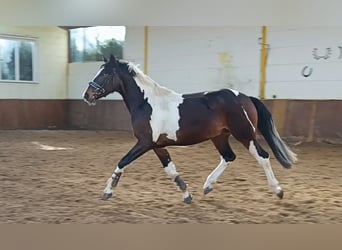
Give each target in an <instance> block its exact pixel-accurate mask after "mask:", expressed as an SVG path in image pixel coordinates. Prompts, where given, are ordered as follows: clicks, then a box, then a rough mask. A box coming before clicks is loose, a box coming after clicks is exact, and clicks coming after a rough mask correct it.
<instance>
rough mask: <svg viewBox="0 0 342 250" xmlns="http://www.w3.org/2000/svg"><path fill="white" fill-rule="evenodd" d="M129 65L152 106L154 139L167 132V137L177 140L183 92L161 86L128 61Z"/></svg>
mask: <svg viewBox="0 0 342 250" xmlns="http://www.w3.org/2000/svg"><path fill="white" fill-rule="evenodd" d="M128 66H129V70H133V71H134V72H135V73H136V75H135V76H134V77H133V78H134V80H135V82H136V84H137V85H138V87H139V88H140V89H141V91H142V92H143V93H144V97H145V98H147V102H148V103H149V104H150V105H151V107H152V114H151V120H150V125H151V128H152V140H153V141H154V142H156V141H157V140H158V138H159V136H160V135H161V134H166V136H167V138H169V139H172V140H175V141H176V140H177V135H176V131H177V130H179V123H178V122H179V119H180V117H179V105H180V104H182V103H183V100H184V98H183V97H182V95H181V94H178V93H176V92H174V91H173V90H170V89H168V88H166V87H163V86H160V85H159V84H158V83H157V82H155V81H153V80H152V79H151V78H150V77H149V76H147V75H145V74H144V73H143V72H142V71H141V70H140V69H138V68H137V67H136V66H135V65H133V64H132V63H128Z"/></svg>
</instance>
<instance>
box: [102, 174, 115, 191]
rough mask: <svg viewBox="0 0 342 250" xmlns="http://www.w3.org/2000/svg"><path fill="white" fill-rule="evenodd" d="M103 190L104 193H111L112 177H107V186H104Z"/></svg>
mask: <svg viewBox="0 0 342 250" xmlns="http://www.w3.org/2000/svg"><path fill="white" fill-rule="evenodd" d="M103 192H104V193H105V194H111V193H113V188H112V177H110V178H108V180H107V186H106V188H105V189H104V190H103Z"/></svg>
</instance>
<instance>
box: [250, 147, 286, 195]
mask: <svg viewBox="0 0 342 250" xmlns="http://www.w3.org/2000/svg"><path fill="white" fill-rule="evenodd" d="M249 152H250V153H251V155H253V156H254V158H255V159H256V160H257V162H258V163H259V164H260V165H261V166H262V167H263V168H264V171H265V174H266V177H267V182H268V185H269V186H270V188H271V189H272V190H273V191H274V192H275V193H276V194H278V193H280V192H281V191H282V189H281V187H280V186H279V182H278V180H277V179H276V177H275V176H274V173H273V170H272V167H271V163H270V159H269V158H263V157H261V156H260V155H259V154H258V151H257V149H256V147H255V145H254V142H253V141H250V143H249Z"/></svg>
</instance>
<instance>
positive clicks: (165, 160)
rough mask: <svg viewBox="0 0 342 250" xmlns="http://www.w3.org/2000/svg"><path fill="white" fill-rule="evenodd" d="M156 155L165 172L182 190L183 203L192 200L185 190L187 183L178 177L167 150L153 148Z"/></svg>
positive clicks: (188, 202)
mask: <svg viewBox="0 0 342 250" xmlns="http://www.w3.org/2000/svg"><path fill="white" fill-rule="evenodd" d="M153 150H154V152H155V153H156V155H157V156H158V158H159V160H160V162H161V163H162V165H163V167H164V170H165V173H166V174H167V175H168V176H169V177H170V178H171V180H173V181H174V182H176V184H177V186H178V187H179V189H180V190H181V191H182V192H183V201H184V203H187V204H190V203H191V202H192V196H191V194H190V193H189V191H188V190H187V185H186V183H185V182H184V181H183V179H182V178H181V177H180V175H179V174H178V172H177V170H176V166H175V164H174V163H173V162H172V160H171V157H170V154H169V152H168V151H167V150H166V149H164V148H154V149H153Z"/></svg>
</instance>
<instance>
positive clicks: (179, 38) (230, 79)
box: [68, 27, 261, 99]
mask: <svg viewBox="0 0 342 250" xmlns="http://www.w3.org/2000/svg"><path fill="white" fill-rule="evenodd" d="M260 36H261V28H260V27H253V28H246V27H242V28H239V27H149V72H148V73H149V75H150V77H151V78H153V79H154V80H155V81H157V82H158V83H160V84H161V85H164V86H166V87H168V88H170V89H173V90H175V91H176V92H179V93H190V92H198V91H208V90H215V89H220V88H235V89H237V90H239V91H242V92H245V93H246V94H249V95H258V93H259V71H260V69H259V64H260V62H259V60H260V45H259V44H258V38H259V37H260ZM124 58H125V59H126V60H129V61H132V62H134V63H136V64H139V65H140V68H141V69H144V27H126V40H125V49H124ZM98 65H99V64H91V63H86V64H70V68H69V94H68V97H69V98H70V99H80V97H81V94H82V92H83V91H84V88H85V87H86V84H87V83H88V82H89V81H90V80H91V79H92V77H93V76H94V75H95V74H96V72H97V69H98ZM107 99H120V97H119V96H118V95H117V94H116V95H110V96H109V97H108V98H107Z"/></svg>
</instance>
